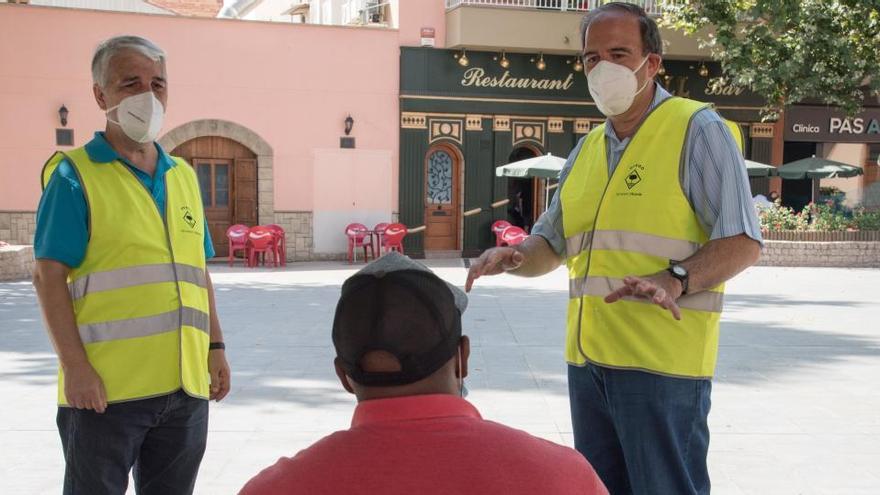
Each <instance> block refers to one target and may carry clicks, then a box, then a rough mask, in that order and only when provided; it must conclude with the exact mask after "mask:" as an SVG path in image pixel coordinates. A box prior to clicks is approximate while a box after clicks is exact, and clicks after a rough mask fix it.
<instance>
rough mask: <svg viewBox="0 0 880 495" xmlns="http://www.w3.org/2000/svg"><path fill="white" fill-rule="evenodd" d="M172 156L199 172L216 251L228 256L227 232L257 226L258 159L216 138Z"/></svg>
mask: <svg viewBox="0 0 880 495" xmlns="http://www.w3.org/2000/svg"><path fill="white" fill-rule="evenodd" d="M172 154H173V155H175V156H179V157H181V158H184V159H186V161H187V162H189V164H190V165H192V166H193V168H194V169H195V171H196V176H197V177H198V180H199V188H200V189H201V192H202V204H203V206H204V208H205V216H206V217H207V220H208V230H209V231H210V233H211V240H212V241H213V243H214V251H216V253H217V256H228V255H229V243H228V242H227V240H226V229H228V228H229V226H230V225H234V224H239V223H240V224H244V225H247V226H249V227H250V226H253V225H256V223H257V157H256V155H255V154H254V153H253V152H252V151H251V150H249V149H248V148H246V147H245V146H244V145H242V144H240V143H238V142H236V141H233V140H231V139H226V138H222V137H216V136H206V137H200V138H196V139H193V140H190V141H187V142H185V143H183V144H181V145H180V146H178V147H177V148H175V149H174V151H172Z"/></svg>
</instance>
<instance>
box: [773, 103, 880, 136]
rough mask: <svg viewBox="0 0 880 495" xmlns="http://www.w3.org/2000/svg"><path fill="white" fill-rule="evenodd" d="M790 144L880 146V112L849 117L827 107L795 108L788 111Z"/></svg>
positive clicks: (867, 112)
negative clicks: (800, 142) (817, 143)
mask: <svg viewBox="0 0 880 495" xmlns="http://www.w3.org/2000/svg"><path fill="white" fill-rule="evenodd" d="M785 121H786V126H785V139H786V140H787V141H814V142H826V143H836V142H840V143H880V109H877V108H865V109H864V110H863V111H862V112H861V113H859V114H857V115H856V116H854V117H847V116H846V115H844V114H843V113H842V112H840V111H839V110H836V109H830V108H827V107H807V106H794V107H791V108H789V109H788V110H786V112H785Z"/></svg>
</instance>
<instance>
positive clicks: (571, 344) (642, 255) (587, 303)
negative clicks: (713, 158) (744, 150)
mask: <svg viewBox="0 0 880 495" xmlns="http://www.w3.org/2000/svg"><path fill="white" fill-rule="evenodd" d="M706 106H707V104H704V103H700V102H696V101H693V100H688V99H684V98H675V97H673V98H669V99H667V100H664V101H663V102H662V103H660V104H659V105H658V106H657V107H656V108H654V109H653V110H652V111H651V113H650V114H649V115H648V117H647V118H646V120H645V121H644V123H642V125H641V127H640V128H639V130H638V131H637V133H636V134H635V135H634V136H633V137H632V140H631V141H630V143H629V144H628V145H627V147H626V150H625V151H624V153H623V155H622V157H621V159H620V162H619V163H618V165H617V168H616V169H615V171H614V173H613V174H612V176H611V177H608V162H607V155H606V153H607V151H606V149H605V148H606V144H605V124H603V125H601V126H599V127H597V128H595V129H593V130H592V132H590V134H589V135H588V136H587V138H586V140H585V142H584V145H583V147H582V148H581V151H580V152H579V154H578V156H577V158H576V161H575V164H574V166H573V168H572V170H571V173H570V174H569V176H568V178H567V179H566V181H565V183H564V185H563V186H562V191H561V192H560V195H561V196H560V201H561V204H562V220H563V229H564V232H565V237H566V264H567V266H568V272H569V305H568V318H567V338H566V351H565V355H566V360H567V361H568V362H569V363H571V364H574V365H583V364H584V363H586V362H592V363H594V364H598V365H602V366H608V367H614V368H623V369H635V370H643V371H649V372H654V373H658V374H664V375H670V376H678V377H689V378H706V377H711V376H712V375H713V373H714V370H715V361H716V358H717V354H718V326H719V320H720V317H721V309H722V302H723V295H724V294H723V292H724V288H723V285H719V286H718V287H714V288H712V289H710V290H707V291H703V292H699V293H695V294H688V295H684V296H682V297H681V298H680V299H679V300H678V305H679V307H680V308H681V313H682V319H681V321H676V320H675V319H674V318H673V317H672V315H671V314H670V312H669V311H668V310H665V309H663V308H661V307H660V306H658V305H656V304H651V303H650V302H648V301H646V300H645V301H642V300H637V299H634V298H625V299H623V300H620V301H618V302H615V303H611V304H608V303H605V302H604V301H603V298H604V297H605V296H606V295H608V294H609V293H611V292H612V291H614V290H615V289H617V288H619V287H621V286H622V285H623V281H622V280H623V278H624V277H626V276H628V275H635V276H648V275H652V274H655V273H657V272H660V271H661V270H664V269H666V268H668V267H669V266H670V263H674V262H678V261H682V260H684V259H686V258H688V257H690V256H691V255H693V254H694V253H695V252H696V251H697V250H698V249H699V248H700V247H701V246H702V245H703V244H705V243H706V242H707V241H708V236H707V234H706V232H704V231H703V228H702V227H701V226H700V223H699V220H698V218H697V215H696V213H695V212H694V210H693V208H692V207H691V205H690V203H689V202H688V199H687V197H686V196H685V193H684V191H683V190H682V187H681V180H680V177H681V174H683V173H686V170H684V166H683V164H684V154H685V151H686V150H685V149H684V146H685V142H686V139H687V132H688V127H689V125H690V122H691V119H692V117H693V115H694V114H695V113H696V112H698V111H700V110H702V109H703V108H705V107H706ZM730 124H732V123H729V124H728V125H730ZM733 125H734V126H735V124H733ZM731 130H732V131H734V129H731ZM735 131H736V132H737V134H735V135H734V138H735V139H737V137H738V140H739V143H740V146H742V139H741V134H739V132H738V131H739V130H738V128H737V129H735Z"/></svg>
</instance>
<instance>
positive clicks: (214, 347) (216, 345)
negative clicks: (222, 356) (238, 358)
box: [208, 342, 226, 351]
mask: <svg viewBox="0 0 880 495" xmlns="http://www.w3.org/2000/svg"><path fill="white" fill-rule="evenodd" d="M217 349H220V350H223V349H226V344H224V343H223V342H211V343H210V344H209V345H208V350H209V351H215V350H217Z"/></svg>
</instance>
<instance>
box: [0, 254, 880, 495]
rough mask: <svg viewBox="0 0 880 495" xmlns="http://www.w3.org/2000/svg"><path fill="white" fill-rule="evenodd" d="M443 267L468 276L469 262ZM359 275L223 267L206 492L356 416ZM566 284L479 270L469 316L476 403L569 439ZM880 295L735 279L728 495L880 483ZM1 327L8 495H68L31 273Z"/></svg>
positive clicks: (775, 273)
mask: <svg viewBox="0 0 880 495" xmlns="http://www.w3.org/2000/svg"><path fill="white" fill-rule="evenodd" d="M429 264H430V265H431V266H433V267H435V268H436V270H437V271H438V273H439V274H440V275H441V276H443V277H444V278H446V279H447V280H449V281H451V282H453V283H456V284H459V285H463V283H464V279H465V275H466V270H465V269H464V267H463V265H462V262H461V260H436V261H433V262H431V263H429ZM353 271H354V270H353V269H352V268H351V267H350V266H348V265H345V264H342V263H308V264H291V265H290V266H288V267H287V269H285V270H267V269H258V270H247V269H243V268H234V269H229V268H227V267H225V266H216V267H213V268H212V273H213V274H214V283H215V286H216V288H217V297H218V305H219V313H220V317H221V320H222V322H223V327H224V331H225V333H226V341H227V345H228V357H229V360H230V363H231V365H232V367H233V391H232V393H231V394H230V395H229V396H228V397H227V398H226V400H224V401H223V402H222V403H220V404H216V405H212V411H211V423H210V434H209V438H208V450H207V453H206V455H205V459H204V462H203V464H202V470H201V474H200V478H199V481H198V484H197V489H196V492H197V493H199V494H211V495H213V494H228V493H235V492H236V491H237V490H238V489H239V488H240V487H241V486H242V484H243V483H244V482H245V481H246V480H247V479H248V478H250V477H251V476H252V475H254V474H255V473H256V472H257V471H259V470H260V469H261V468H263V467H265V466H267V465H268V464H270V463H272V462H274V461H275V460H276V459H277V458H278V457H279V456H282V455H292V454H293V453H295V452H297V451H298V450H299V449H301V448H303V447H305V446H307V445H309V444H311V443H312V442H314V441H315V440H317V439H319V438H320V437H322V436H324V435H326V434H328V433H330V432H332V431H334V430H338V429H343V428H346V427H347V424H348V422H349V420H350V416H351V411H352V409H353V406H354V398H353V396H351V395H348V394H346V393H345V392H344V391H343V390H342V388H341V387H340V386H339V384H338V382H337V380H336V377H335V375H334V373H333V368H332V358H333V355H334V353H333V349H332V344H331V342H330V326H331V321H332V317H333V310H334V308H335V304H336V299H337V296H338V292H339V287H340V285H341V283H342V281H343V280H344V279H345V278H346V277H347V276H348V275H350V274H351V273H353ZM566 286H567V284H566V274H565V272H564V271H563V270H557V271H556V272H554V273H552V274H550V275H547V276H545V277H542V278H539V279H520V278H514V277H510V276H502V277H494V278H490V279H482V280H480V281H478V283H477V286H476V288H475V290H474V292H472V295H471V301H470V307H469V309H468V311H467V313H466V314H465V318H464V320H465V331H466V333H467V334H468V335H470V337H471V342H472V357H471V364H470V369H471V375H470V376H469V378H468V380H467V384H468V387H469V389H470V392H471V393H470V396H469V399H470V400H471V401H472V402H473V403H474V404H475V405H476V406H477V407H478V408H479V409H480V411H481V412H482V414H483V416H484V417H486V418H488V419H492V420H495V421H499V422H502V423H505V424H508V425H511V426H514V427H517V428H521V429H524V430H526V431H529V432H531V433H533V434H535V435H539V436H541V437H544V438H547V439H550V440H552V441H555V442H559V443H563V444H567V445H571V444H572V435H571V425H570V418H569V410H568V395H567V388H566V379H565V374H566V367H565V363H564V362H563V358H562V349H563V344H562V343H563V335H564V323H563V322H564V309H565V304H566V297H567V294H566V291H565V287H566ZM878 302H880V270H870V269H862V270H855V269H853V270H847V269H810V268H764V267H759V268H752V269H750V270H749V271H747V272H746V273H744V274H743V275H741V276H740V277H738V278H737V279H735V280H734V281H733V282H731V283H730V284H729V285H728V296H727V298H726V311H725V313H724V319H723V323H722V338H721V351H720V357H719V366H718V371H717V377H716V379H715V382H714V393H713V399H714V400H713V405H712V413H711V415H710V417H709V419H710V425H711V430H712V443H711V452H710V457H709V463H710V469H711V474H712V479H713V491H714V493H719V494H772V495H777V494H846V495H850V494H877V493H880V304H878ZM0 335H2V339H0V394H2V397H3V398H4V401H3V406H2V409H0V493H2V494H43V493H45V494H54V493H59V492H60V485H61V479H62V471H63V462H62V457H61V448H60V441H59V439H58V434H57V432H56V430H55V423H54V417H55V406H54V402H53V401H54V393H55V366H56V364H55V356H54V354H53V353H52V350H51V346H50V345H49V341H48V339H47V337H46V335H45V332H44V331H43V329H42V324H41V321H40V313H39V309H38V306H37V303H36V298H35V295H34V290H33V288H32V286H31V285H30V283H29V282H14V283H2V284H0ZM441 462H442V461H441ZM130 492H132V493H133V491H132V490H130Z"/></svg>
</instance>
